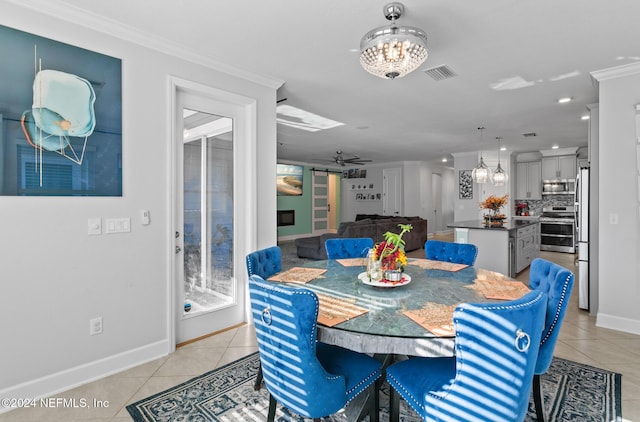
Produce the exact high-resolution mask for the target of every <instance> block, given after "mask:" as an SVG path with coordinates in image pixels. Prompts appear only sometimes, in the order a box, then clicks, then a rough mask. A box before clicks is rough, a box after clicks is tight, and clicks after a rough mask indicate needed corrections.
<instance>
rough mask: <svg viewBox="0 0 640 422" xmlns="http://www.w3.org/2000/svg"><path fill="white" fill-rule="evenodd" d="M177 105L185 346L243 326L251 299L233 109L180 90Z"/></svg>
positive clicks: (181, 337) (180, 336) (178, 331)
mask: <svg viewBox="0 0 640 422" xmlns="http://www.w3.org/2000/svg"><path fill="white" fill-rule="evenodd" d="M176 102H177V106H176V114H177V115H176V116H175V118H176V125H175V127H176V129H177V130H176V132H177V133H176V134H175V136H176V139H175V142H176V154H175V160H176V163H175V167H176V169H177V171H176V180H175V192H176V194H175V198H176V201H175V202H176V203H175V206H176V212H175V219H176V221H175V227H176V229H175V237H176V241H175V242H176V243H175V249H176V250H175V252H176V254H175V259H176V261H175V265H174V268H175V288H176V290H175V291H176V294H175V308H174V309H175V310H174V312H175V314H174V321H175V341H176V343H177V344H180V343H183V342H185V341H189V340H192V339H195V338H198V337H201V336H203V335H206V334H209V333H212V332H215V331H218V330H220V329H223V328H226V327H229V326H232V325H235V324H237V323H239V322H242V321H243V318H244V295H243V289H241V288H239V286H238V279H237V277H236V274H235V273H236V271H235V268H236V260H235V259H234V246H235V244H236V238H237V236H236V235H235V233H236V221H235V220H236V208H237V207H236V199H235V197H236V195H235V194H234V193H235V191H236V188H235V186H236V182H235V180H236V177H235V174H236V167H237V166H236V165H235V158H234V157H236V156H237V154H236V153H235V149H236V147H235V144H236V142H235V138H236V132H237V130H234V128H235V127H236V122H235V121H234V118H233V117H234V115H233V114H234V113H233V110H232V108H230V107H227V106H225V104H224V103H220V102H218V101H215V100H213V99H211V98H207V97H205V96H199V95H197V94H194V93H191V92H185V91H181V90H178V92H177V97H176ZM230 116H231V117H230Z"/></svg>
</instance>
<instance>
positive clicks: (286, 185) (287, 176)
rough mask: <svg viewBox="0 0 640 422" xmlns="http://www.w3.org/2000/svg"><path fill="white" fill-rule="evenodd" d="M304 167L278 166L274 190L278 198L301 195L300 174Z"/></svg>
mask: <svg viewBox="0 0 640 422" xmlns="http://www.w3.org/2000/svg"><path fill="white" fill-rule="evenodd" d="M303 172H304V167H302V166H295V165H293V164H278V167H277V169H276V188H277V190H278V196H300V195H302V174H303Z"/></svg>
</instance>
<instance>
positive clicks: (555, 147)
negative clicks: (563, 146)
mask: <svg viewBox="0 0 640 422" xmlns="http://www.w3.org/2000/svg"><path fill="white" fill-rule="evenodd" d="M558 148H560V147H559V146H557V145H554V146H552V147H551V149H558Z"/></svg>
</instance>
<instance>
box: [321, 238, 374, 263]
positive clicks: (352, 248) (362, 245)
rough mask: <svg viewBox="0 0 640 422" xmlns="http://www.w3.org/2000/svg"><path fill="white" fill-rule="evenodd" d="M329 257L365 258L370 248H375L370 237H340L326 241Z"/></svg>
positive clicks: (325, 245)
mask: <svg viewBox="0 0 640 422" xmlns="http://www.w3.org/2000/svg"><path fill="white" fill-rule="evenodd" d="M324 247H325V249H326V250H327V258H329V259H342V258H365V257H366V256H367V252H368V251H369V249H371V248H373V239H371V238H370V237H338V238H333V239H327V240H325V242H324Z"/></svg>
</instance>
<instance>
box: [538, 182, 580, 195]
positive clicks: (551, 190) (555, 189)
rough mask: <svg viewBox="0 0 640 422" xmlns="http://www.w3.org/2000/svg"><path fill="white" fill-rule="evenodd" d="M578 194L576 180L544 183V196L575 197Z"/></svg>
mask: <svg viewBox="0 0 640 422" xmlns="http://www.w3.org/2000/svg"><path fill="white" fill-rule="evenodd" d="M575 192H576V179H554V180H543V181H542V194H543V195H573V194H575Z"/></svg>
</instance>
